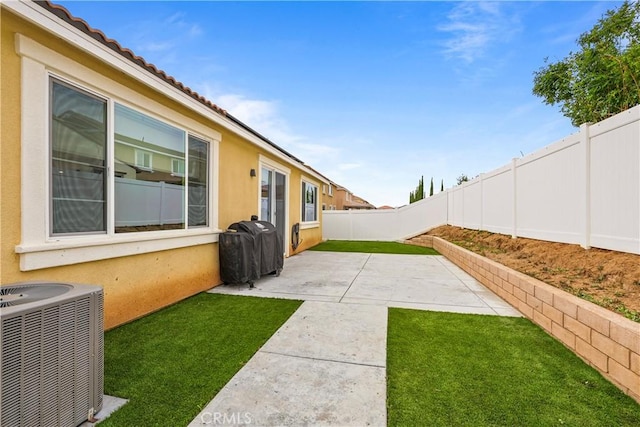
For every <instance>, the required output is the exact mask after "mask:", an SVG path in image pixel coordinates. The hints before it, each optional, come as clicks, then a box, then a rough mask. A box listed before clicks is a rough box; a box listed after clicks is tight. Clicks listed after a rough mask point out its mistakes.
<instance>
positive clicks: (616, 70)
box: [533, 1, 640, 126]
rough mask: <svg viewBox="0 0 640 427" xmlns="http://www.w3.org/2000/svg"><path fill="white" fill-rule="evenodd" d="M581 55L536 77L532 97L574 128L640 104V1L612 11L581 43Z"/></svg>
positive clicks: (547, 67)
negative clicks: (556, 108)
mask: <svg viewBox="0 0 640 427" xmlns="http://www.w3.org/2000/svg"><path fill="white" fill-rule="evenodd" d="M577 43H578V45H579V47H580V50H579V51H578V52H575V53H574V52H571V53H570V54H569V55H568V56H567V57H566V58H564V59H563V60H561V61H558V62H549V60H548V58H547V59H545V63H546V65H545V66H544V67H542V68H540V70H538V71H536V72H535V73H534V85H533V93H534V95H536V96H539V97H541V98H542V99H543V100H544V102H545V103H546V104H549V105H555V104H560V105H561V109H560V111H561V112H562V113H563V114H564V115H565V116H566V117H568V118H569V119H571V123H572V124H573V125H574V126H579V125H581V124H583V123H589V122H591V123H595V122H598V121H601V120H603V119H605V118H607V117H610V116H612V115H614V114H617V113H619V112H621V111H624V110H626V109H628V108H631V107H633V106H635V105H637V104H640V84H639V83H640V1H635V2H629V1H625V2H624V3H623V4H622V5H621V6H620V8H619V9H617V10H609V11H607V13H606V14H605V15H604V16H603V17H602V18H601V19H600V20H599V21H598V22H597V23H596V25H595V26H594V27H593V28H592V29H591V30H590V31H588V32H586V33H583V34H582V35H581V36H580V37H579V38H578V40H577Z"/></svg>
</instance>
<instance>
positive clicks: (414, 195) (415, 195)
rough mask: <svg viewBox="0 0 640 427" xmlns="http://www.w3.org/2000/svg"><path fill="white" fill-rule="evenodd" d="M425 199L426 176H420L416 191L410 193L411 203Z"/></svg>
mask: <svg viewBox="0 0 640 427" xmlns="http://www.w3.org/2000/svg"><path fill="white" fill-rule="evenodd" d="M422 199H424V176H422V177H420V181H418V186H417V187H416V189H415V191H412V192H410V193H409V204H411V203H414V202H417V201H418V200H422Z"/></svg>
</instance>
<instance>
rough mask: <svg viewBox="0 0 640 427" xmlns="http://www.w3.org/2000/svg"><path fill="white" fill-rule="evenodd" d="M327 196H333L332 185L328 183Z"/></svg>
mask: <svg viewBox="0 0 640 427" xmlns="http://www.w3.org/2000/svg"><path fill="white" fill-rule="evenodd" d="M329 197H333V186H332V185H331V184H329Z"/></svg>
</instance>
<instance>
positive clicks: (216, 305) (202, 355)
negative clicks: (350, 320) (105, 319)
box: [100, 293, 301, 427]
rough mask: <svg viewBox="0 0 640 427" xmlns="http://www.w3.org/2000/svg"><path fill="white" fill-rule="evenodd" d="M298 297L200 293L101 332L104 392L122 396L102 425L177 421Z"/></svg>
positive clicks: (197, 407)
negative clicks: (284, 298)
mask: <svg viewBox="0 0 640 427" xmlns="http://www.w3.org/2000/svg"><path fill="white" fill-rule="evenodd" d="M300 304H301V301H292V300H279V299H270V298H254V297H239V296H231V295H214V294H207V293H201V294H198V295H196V296H194V297H192V298H189V299H187V300H185V301H182V302H179V303H177V304H175V305H172V306H170V307H168V308H165V309H163V310H161V311H158V312H156V313H153V314H151V315H149V316H146V317H144V318H142V319H139V320H137V321H135V322H132V323H129V324H126V325H123V326H120V327H118V328H116V329H113V330H111V331H108V332H107V333H106V334H105V394H109V395H113V396H117V397H122V398H126V399H129V403H127V404H126V405H124V406H123V407H122V408H121V409H119V410H118V411H116V412H115V413H114V414H113V415H111V416H110V417H109V418H107V419H105V420H104V422H103V423H101V424H100V425H101V426H105V427H107V426H126V427H130V426H149V425H163V426H184V425H187V424H188V423H189V422H191V420H192V419H193V418H195V417H196V415H198V413H199V412H200V411H201V410H202V408H203V407H204V406H205V405H206V404H207V403H208V402H209V401H210V400H211V399H212V398H213V397H214V396H215V395H216V394H217V393H218V391H220V389H221V388H222V387H223V386H224V385H225V384H226V383H227V382H228V381H229V380H230V379H231V377H232V376H233V375H234V374H235V373H236V372H237V371H238V370H240V368H242V366H243V365H244V364H245V363H247V361H248V360H249V359H250V358H251V356H253V354H254V353H255V352H256V351H257V350H258V349H259V348H260V347H261V346H262V344H264V343H265V342H266V341H267V340H268V339H269V338H270V337H271V335H273V334H274V333H275V331H276V330H277V329H278V328H279V327H280V326H281V325H282V324H283V323H284V322H285V321H286V320H287V319H288V318H289V316H291V314H293V312H294V311H295V310H296V309H297V308H298V307H299V306H300Z"/></svg>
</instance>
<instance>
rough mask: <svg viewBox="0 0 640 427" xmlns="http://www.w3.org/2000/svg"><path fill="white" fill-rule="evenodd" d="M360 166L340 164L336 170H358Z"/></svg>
mask: <svg viewBox="0 0 640 427" xmlns="http://www.w3.org/2000/svg"><path fill="white" fill-rule="evenodd" d="M361 166H362V165H361V164H360V163H340V164H339V165H338V169H340V170H341V171H348V170H352V169H358V168H359V167H361Z"/></svg>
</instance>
